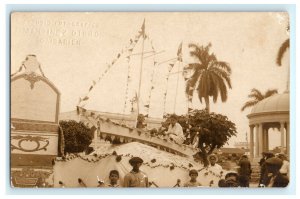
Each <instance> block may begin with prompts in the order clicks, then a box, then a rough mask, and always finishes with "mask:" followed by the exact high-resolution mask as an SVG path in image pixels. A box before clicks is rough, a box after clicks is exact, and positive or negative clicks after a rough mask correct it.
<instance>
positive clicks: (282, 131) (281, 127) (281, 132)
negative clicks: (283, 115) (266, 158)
mask: <svg viewBox="0 0 300 199" xmlns="http://www.w3.org/2000/svg"><path fill="white" fill-rule="evenodd" d="M280 134H281V147H282V148H284V122H280Z"/></svg>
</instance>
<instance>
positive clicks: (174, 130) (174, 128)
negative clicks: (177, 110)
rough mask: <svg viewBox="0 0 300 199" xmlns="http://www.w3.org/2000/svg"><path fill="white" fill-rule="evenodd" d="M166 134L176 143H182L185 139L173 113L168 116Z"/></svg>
mask: <svg viewBox="0 0 300 199" xmlns="http://www.w3.org/2000/svg"><path fill="white" fill-rule="evenodd" d="M166 135H168V136H169V137H170V139H171V140H173V141H174V142H176V143H177V144H182V143H183V142H184V140H185V137H184V135H183V130H182V127H181V125H180V124H179V123H178V122H177V119H176V116H175V115H171V116H170V125H169V128H168V131H167V133H166Z"/></svg>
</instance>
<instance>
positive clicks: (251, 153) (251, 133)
mask: <svg viewBox="0 0 300 199" xmlns="http://www.w3.org/2000/svg"><path fill="white" fill-rule="evenodd" d="M249 127H250V159H251V160H252V159H253V157H254V134H253V130H254V125H250V126H249Z"/></svg>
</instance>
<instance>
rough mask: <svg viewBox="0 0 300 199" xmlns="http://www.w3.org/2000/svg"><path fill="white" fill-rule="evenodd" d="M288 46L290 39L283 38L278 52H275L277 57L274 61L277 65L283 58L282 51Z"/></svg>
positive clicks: (279, 64)
mask: <svg viewBox="0 0 300 199" xmlns="http://www.w3.org/2000/svg"><path fill="white" fill-rule="evenodd" d="M288 48H290V39H287V40H285V41H284V42H283V43H282V44H281V46H280V48H279V50H278V54H277V59H276V63H277V64H278V66H281V60H282V58H283V55H284V53H285V52H286V51H287V49H288Z"/></svg>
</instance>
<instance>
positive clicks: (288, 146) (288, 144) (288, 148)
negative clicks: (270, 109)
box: [286, 122, 290, 157]
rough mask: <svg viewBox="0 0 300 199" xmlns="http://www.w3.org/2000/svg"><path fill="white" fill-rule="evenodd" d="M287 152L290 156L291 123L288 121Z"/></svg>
mask: <svg viewBox="0 0 300 199" xmlns="http://www.w3.org/2000/svg"><path fill="white" fill-rule="evenodd" d="M286 154H287V155H288V157H290V124H289V122H287V123H286Z"/></svg>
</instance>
